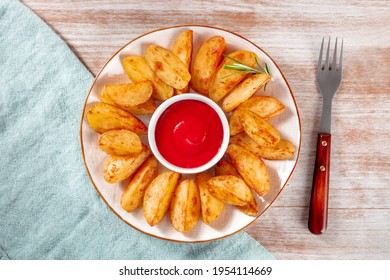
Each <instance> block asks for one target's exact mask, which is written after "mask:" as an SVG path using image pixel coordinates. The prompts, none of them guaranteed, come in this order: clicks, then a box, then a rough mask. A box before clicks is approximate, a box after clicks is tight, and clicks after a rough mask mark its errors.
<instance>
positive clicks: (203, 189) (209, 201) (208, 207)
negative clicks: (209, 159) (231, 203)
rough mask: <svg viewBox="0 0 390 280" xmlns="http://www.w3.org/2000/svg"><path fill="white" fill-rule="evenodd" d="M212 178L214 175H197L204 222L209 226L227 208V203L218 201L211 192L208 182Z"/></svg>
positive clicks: (206, 173) (204, 173)
mask: <svg viewBox="0 0 390 280" xmlns="http://www.w3.org/2000/svg"><path fill="white" fill-rule="evenodd" d="M211 178H213V175H211V174H210V173H208V172H203V173H199V174H197V175H196V184H197V185H198V187H199V193H200V202H201V211H202V220H203V222H204V223H205V224H209V223H211V222H212V221H214V220H215V219H217V218H218V217H219V215H220V214H221V212H222V210H223V209H224V208H225V203H224V202H222V201H220V200H218V199H216V198H215V197H214V196H212V195H211V194H210V192H209V189H208V187H207V181H208V180H210V179H211Z"/></svg>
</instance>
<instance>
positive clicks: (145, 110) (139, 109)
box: [100, 90, 157, 115]
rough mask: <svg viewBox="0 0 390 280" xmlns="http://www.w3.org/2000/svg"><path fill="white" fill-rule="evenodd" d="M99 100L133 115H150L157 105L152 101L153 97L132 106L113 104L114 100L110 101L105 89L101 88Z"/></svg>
mask: <svg viewBox="0 0 390 280" xmlns="http://www.w3.org/2000/svg"><path fill="white" fill-rule="evenodd" d="M100 100H101V101H103V102H104V103H106V104H109V105H113V106H115V107H117V108H119V109H122V110H125V111H127V112H129V113H131V114H134V115H151V114H153V113H154V111H156V109H157V105H156V103H155V102H154V99H153V97H151V98H149V99H148V100H146V102H144V103H141V104H138V105H134V106H123V105H120V104H115V102H114V101H112V100H111V99H110V98H109V97H108V96H107V95H106V91H105V90H102V91H101V92H100Z"/></svg>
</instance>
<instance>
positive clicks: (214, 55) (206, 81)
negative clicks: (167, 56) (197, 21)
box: [191, 36, 226, 95]
mask: <svg viewBox="0 0 390 280" xmlns="http://www.w3.org/2000/svg"><path fill="white" fill-rule="evenodd" d="M225 50H226V42H225V39H224V38H223V37H221V36H213V37H210V38H208V39H207V40H205V41H204V42H203V43H202V45H201V46H200V48H199V51H198V52H197V54H196V56H195V58H194V61H193V63H192V68H191V87H192V89H193V90H195V91H196V92H198V93H201V94H203V95H208V92H209V86H210V82H211V80H212V78H213V76H214V74H215V72H216V71H217V68H218V66H219V64H220V62H221V60H222V58H223V57H222V54H223V53H224V52H225Z"/></svg>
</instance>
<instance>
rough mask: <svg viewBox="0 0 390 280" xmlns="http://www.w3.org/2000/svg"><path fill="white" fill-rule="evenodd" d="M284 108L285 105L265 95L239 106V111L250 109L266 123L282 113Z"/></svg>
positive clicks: (254, 97)
mask: <svg viewBox="0 0 390 280" xmlns="http://www.w3.org/2000/svg"><path fill="white" fill-rule="evenodd" d="M284 108H285V107H284V105H283V104H282V103H281V102H280V101H279V100H277V99H276V98H273V97H271V96H263V95H259V96H252V97H251V98H249V99H248V100H247V101H245V102H244V103H242V104H241V105H239V106H238V109H249V110H250V111H252V112H254V113H256V114H257V115H259V117H260V118H262V119H264V120H266V121H268V120H270V119H272V118H274V117H276V116H277V115H279V114H280V113H282V112H283V111H284Z"/></svg>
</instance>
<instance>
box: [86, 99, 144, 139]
mask: <svg viewBox="0 0 390 280" xmlns="http://www.w3.org/2000/svg"><path fill="white" fill-rule="evenodd" d="M87 120H88V123H89V125H90V126H91V127H92V129H93V130H95V131H96V132H98V133H104V132H106V131H108V130H113V129H127V130H130V131H133V132H135V133H136V134H138V135H141V134H146V133H147V132H148V128H147V126H146V125H145V124H144V123H143V122H142V121H140V120H139V119H138V118H137V117H135V116H134V115H132V114H131V113H129V112H126V111H124V110H122V109H119V108H117V107H115V106H112V105H109V104H105V103H98V104H95V105H93V106H92V107H91V108H90V109H89V110H88V112H87Z"/></svg>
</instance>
